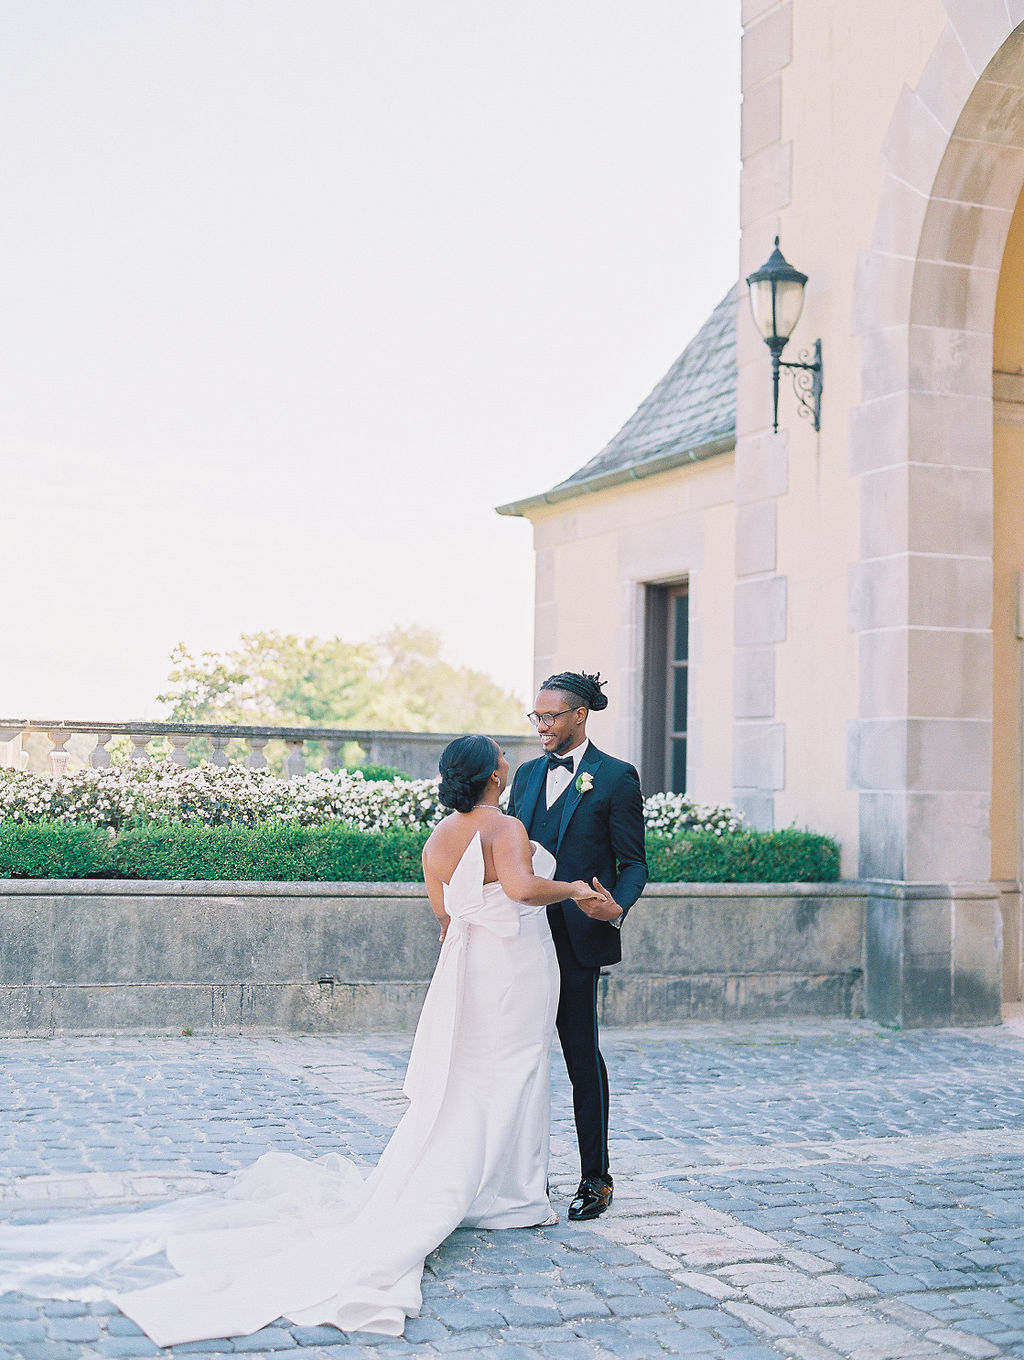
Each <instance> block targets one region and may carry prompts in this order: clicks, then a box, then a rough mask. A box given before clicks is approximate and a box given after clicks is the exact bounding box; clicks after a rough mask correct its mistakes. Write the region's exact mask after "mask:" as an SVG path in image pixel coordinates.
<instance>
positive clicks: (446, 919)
mask: <svg viewBox="0 0 1024 1360" xmlns="http://www.w3.org/2000/svg"><path fill="white" fill-rule="evenodd" d="M451 923H452V918H451V917H450V916H442V917H441V918H440V920H439V921H438V925H439V926H440V927H441V933H440V935H438V937H437V938H438V940H439V942H440V943H441V944H444V937H445V936H446V935H447V934H448V927H449V926H450V925H451Z"/></svg>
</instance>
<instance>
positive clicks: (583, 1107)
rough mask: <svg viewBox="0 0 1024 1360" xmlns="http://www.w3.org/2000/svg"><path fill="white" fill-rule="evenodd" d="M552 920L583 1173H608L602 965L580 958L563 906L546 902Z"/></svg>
mask: <svg viewBox="0 0 1024 1360" xmlns="http://www.w3.org/2000/svg"><path fill="white" fill-rule="evenodd" d="M548 924H549V925H550V927H551V936H552V938H553V939H554V942H555V953H556V954H557V956H558V971H559V974H560V975H561V991H560V993H559V998H558V1017H557V1019H556V1021H555V1025H556V1028H557V1030H558V1040H559V1043H560V1044H561V1045H562V1055H563V1057H564V1058H565V1067H566V1071H567V1072H568V1073H569V1080H570V1082H571V1083H572V1104H573V1113H574V1114H575V1116H576V1138H577V1141H578V1142H579V1148H580V1174H581V1175H583V1176H607V1174H608V1071H607V1069H606V1067H605V1065H604V1059H603V1058H602V1057H601V1050H600V1048H599V1047H598V1037H597V980H598V978H599V977H600V976H601V970H600V968H587V967H585V966H584V965H583V964H582V963H580V961H579V960H578V959H577V957H576V955H575V953H574V952H573V947H572V945H571V944H570V942H569V932H568V930H567V929H566V925H565V917H564V916H563V915H562V908H561V907H560V906H553V907H548Z"/></svg>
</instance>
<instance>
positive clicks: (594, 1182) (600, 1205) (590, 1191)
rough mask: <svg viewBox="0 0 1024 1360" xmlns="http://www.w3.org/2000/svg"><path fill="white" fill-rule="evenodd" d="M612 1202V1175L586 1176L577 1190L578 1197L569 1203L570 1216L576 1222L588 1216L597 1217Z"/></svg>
mask: <svg viewBox="0 0 1024 1360" xmlns="http://www.w3.org/2000/svg"><path fill="white" fill-rule="evenodd" d="M611 1202H612V1178H611V1176H584V1177H583V1179H582V1180H581V1181H580V1186H579V1189H578V1190H577V1191H576V1198H575V1199H574V1200H573V1202H572V1203H571V1204H570V1205H569V1218H570V1219H571V1220H572V1222H574V1223H579V1222H581V1221H582V1220H584V1219H587V1218H597V1216H598V1214H603V1213H604V1211H605V1209H607V1208H608V1205H609V1204H611Z"/></svg>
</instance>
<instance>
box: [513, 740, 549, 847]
mask: <svg viewBox="0 0 1024 1360" xmlns="http://www.w3.org/2000/svg"><path fill="white" fill-rule="evenodd" d="M547 774H548V764H547V761H546V760H545V759H544V758H543V756H542V757H541V758H540V760H538V761H537V762H536V764H535V765H534V767H533V769H532V770H531V771H530V775H529V778H528V779H527V781H526V788H525V789H524V791H523V802H522V806H521V807H520V809H519V820H520V821H521V822H522V824H523V826H525V827H526V829H527V831H529V829H530V819H531V818H532V817H533V810H534V808H535V807H536V806H537V799H538V798H539V797H540V791H541V789H542V788H543V787H544V781H545V779H546V778H547Z"/></svg>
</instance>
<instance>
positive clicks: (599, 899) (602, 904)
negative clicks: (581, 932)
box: [576, 876, 622, 921]
mask: <svg viewBox="0 0 1024 1360" xmlns="http://www.w3.org/2000/svg"><path fill="white" fill-rule="evenodd" d="M593 882H594V895H593V897H588V898H587V900H586V901H585V902H577V903H576V905H577V906H578V907H579V909H580V911H582V912H585V913H586V914H587V915H588V916H589V917H590V919H591V920H592V921H615V920H617V919H618V918H619V917H620V916H621V915H622V908H621V907H620V906H619V904H618V902H616V900H615V898H614V897H612V895H611V893H610V892H609V891H608V889H607V888H604V887H602V886H601V883H600V880H599V879H598V878H597V877H596V876H595V877H594V880H593Z"/></svg>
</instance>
